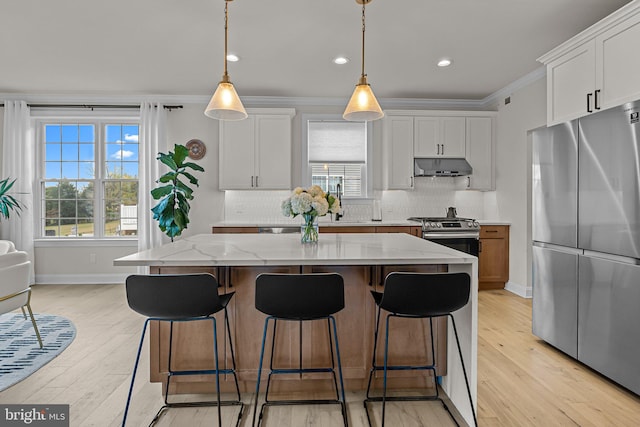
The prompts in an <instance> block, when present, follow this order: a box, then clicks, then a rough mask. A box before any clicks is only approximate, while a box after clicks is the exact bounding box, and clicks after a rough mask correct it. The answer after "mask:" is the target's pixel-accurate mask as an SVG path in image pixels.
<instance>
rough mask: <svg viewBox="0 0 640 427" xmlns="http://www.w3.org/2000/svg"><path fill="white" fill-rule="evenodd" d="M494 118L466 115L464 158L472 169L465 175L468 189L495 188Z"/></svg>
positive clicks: (487, 189)
mask: <svg viewBox="0 0 640 427" xmlns="http://www.w3.org/2000/svg"><path fill="white" fill-rule="evenodd" d="M493 122H494V119H493V118H491V117H467V118H466V128H467V151H466V155H465V158H466V159H467V161H468V162H469V164H470V165H471V168H472V169H473V173H472V175H470V176H468V177H467V188H468V189H469V190H483V191H489V190H495V174H494V167H493V157H494V152H493V146H494V132H493V128H494V126H493Z"/></svg>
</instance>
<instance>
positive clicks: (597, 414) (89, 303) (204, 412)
mask: <svg viewBox="0 0 640 427" xmlns="http://www.w3.org/2000/svg"><path fill="white" fill-rule="evenodd" d="M32 306H33V309H34V311H36V312H39V313H53V314H59V315H62V316H66V317H68V318H70V319H71V320H72V321H73V322H74V323H75V325H76V327H77V337H76V339H75V341H74V342H73V343H72V344H71V346H70V347H69V348H68V349H67V350H65V351H64V352H63V353H62V354H61V355H60V356H59V357H57V358H56V359H54V360H53V361H52V362H50V363H49V364H48V365H46V366H45V367H43V368H42V369H40V370H39V371H38V372H36V373H35V374H34V375H32V376H31V377H29V378H27V379H26V380H24V381H22V382H20V383H18V384H16V385H14V386H13V387H10V388H9V389H7V390H5V391H3V392H0V403H51V404H54V403H66V404H70V408H71V409H70V410H71V426H74V427H76V426H82V427H84V426H117V425H120V423H121V417H122V411H123V408H124V404H125V400H126V395H127V392H128V386H129V381H130V372H131V369H132V365H133V359H134V356H135V351H136V348H137V342H138V339H139V333H140V328H141V326H142V317H141V316H139V315H137V314H136V313H133V312H132V311H131V310H130V309H129V308H128V307H127V304H126V300H125V293H124V288H123V286H120V285H101V286H100V285H86V286H78V285H75V286H36V287H34V293H33V297H32ZM478 330H479V339H478V415H479V416H478V421H479V425H481V426H555V425H557V426H565V425H566V426H638V425H640V398H639V397H638V396H636V395H634V394H633V393H630V392H628V391H626V390H624V389H622V388H620V387H618V386H617V385H615V384H614V383H612V382H610V381H608V380H607V379H606V378H604V377H602V376H600V375H599V374H597V373H595V372H594V371H592V370H590V369H589V368H587V367H585V366H584V365H581V364H579V363H577V362H575V361H573V360H572V359H570V358H569V357H567V356H565V355H564V354H563V353H561V352H559V351H557V350H555V349H554V348H552V347H551V346H549V345H547V344H545V343H544V342H542V341H540V340H539V339H537V338H536V337H535V336H533V335H532V334H531V301H530V300H526V299H522V298H519V297H517V296H515V295H513V294H511V293H509V292H507V291H484V292H481V293H480V297H479V328H478ZM147 372H148V354H145V355H143V357H142V365H141V367H140V372H139V377H138V380H137V384H136V390H135V394H134V401H133V404H132V405H133V406H132V410H131V412H130V418H129V421H130V422H129V423H128V424H127V425H131V426H141V425H146V424H147V423H148V422H149V421H150V419H151V418H152V417H153V414H155V412H156V410H157V409H158V408H159V407H160V406H161V397H160V394H161V391H160V385H159V384H151V383H148V382H147V381H146V380H145V376H147V375H148V374H147ZM147 378H148V377H147ZM243 398H244V399H245V401H246V402H250V401H251V398H252V396H251V395H249V394H247V395H246V396H243ZM347 400H348V406H349V420H350V425H352V426H356V427H360V426H365V425H366V418H365V412H364V409H363V407H362V403H361V400H362V394H361V393H349V394H348V396H347ZM374 408H375V409H374V411H373V413H374V415H379V407H374ZM251 410H252V408H251V406H247V407H246V408H245V416H244V419H243V423H242V425H243V426H249V425H250V419H251ZM224 415H225V421H226V424H225V425H233V419H234V417H235V415H236V414H235V413H234V410H233V409H228V408H225V410H224ZM212 420H214V421H213V423H214V424H215V409H209V408H207V409H173V410H171V411H170V412H169V413H167V414H165V415H164V416H163V417H162V419H161V422H160V423H159V424H158V425H161V426H179V427H182V426H200V425H211V423H212ZM266 425H267V426H278V427H283V426H292V427H293V426H307V425H314V426H327V427H331V426H339V425H341V418H340V413H339V410H338V409H337V407H330V406H315V407H310V408H306V407H304V408H296V410H293V411H292V410H290V409H289V408H274V409H270V412H269V415H268V418H267V420H266ZM387 425H389V426H394V427H398V426H423V425H425V426H426V425H436V426H448V425H452V423H451V421H450V419H449V418H448V416H447V415H446V413H445V412H444V411H443V410H442V409H441V407H440V406H439V404H437V403H424V402H422V403H420V404H413V403H410V404H406V403H403V404H392V405H390V407H389V412H388V418H387Z"/></svg>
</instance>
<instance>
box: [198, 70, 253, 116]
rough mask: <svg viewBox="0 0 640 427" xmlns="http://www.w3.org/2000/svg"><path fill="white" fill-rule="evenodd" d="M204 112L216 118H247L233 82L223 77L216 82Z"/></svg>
mask: <svg viewBox="0 0 640 427" xmlns="http://www.w3.org/2000/svg"><path fill="white" fill-rule="evenodd" d="M204 114H205V116H207V117H211V118H212V119H218V120H243V119H246V118H247V112H246V111H245V109H244V106H243V105H242V101H240V97H239V96H238V93H237V92H236V89H235V88H234V87H233V83H231V82H229V81H224V79H223V81H221V82H220V84H218V88H217V89H216V91H215V93H214V94H213V96H212V97H211V101H209V105H207V108H206V109H205V110H204Z"/></svg>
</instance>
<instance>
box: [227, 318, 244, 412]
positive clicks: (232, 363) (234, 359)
mask: <svg viewBox="0 0 640 427" xmlns="http://www.w3.org/2000/svg"><path fill="white" fill-rule="evenodd" d="M224 322H225V323H226V325H227V337H229V349H230V350H231V366H232V367H233V379H234V381H235V383H236V394H237V396H238V401H240V400H242V398H241V397H240V386H239V385H238V375H237V373H236V354H235V352H234V351H233V340H232V339H231V326H229V315H228V312H227V307H225V308H224ZM243 409H244V403H243V404H242V406H241V408H240V415H238V417H239V418H242V410H243Z"/></svg>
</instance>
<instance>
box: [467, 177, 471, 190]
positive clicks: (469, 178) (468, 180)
mask: <svg viewBox="0 0 640 427" xmlns="http://www.w3.org/2000/svg"><path fill="white" fill-rule="evenodd" d="M467 188H471V177H470V176H468V177H467Z"/></svg>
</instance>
